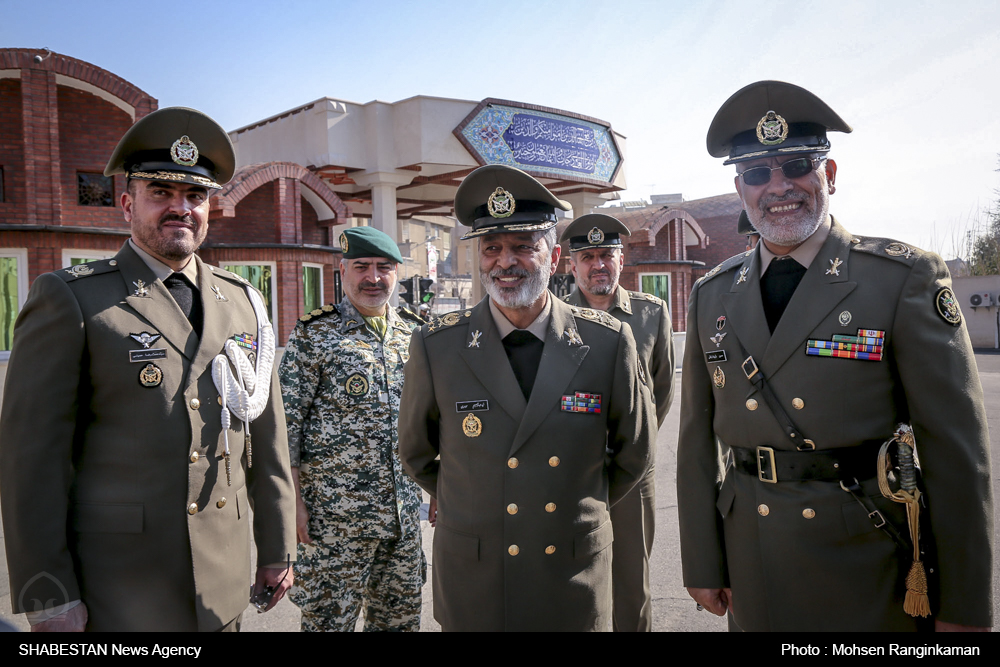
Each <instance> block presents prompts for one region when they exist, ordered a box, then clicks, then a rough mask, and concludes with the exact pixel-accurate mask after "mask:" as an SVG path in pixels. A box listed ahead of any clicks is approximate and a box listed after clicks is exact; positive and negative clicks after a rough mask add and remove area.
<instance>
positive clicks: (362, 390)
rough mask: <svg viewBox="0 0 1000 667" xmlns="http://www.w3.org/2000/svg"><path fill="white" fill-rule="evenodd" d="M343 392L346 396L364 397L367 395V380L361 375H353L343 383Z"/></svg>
mask: <svg viewBox="0 0 1000 667" xmlns="http://www.w3.org/2000/svg"><path fill="white" fill-rule="evenodd" d="M344 391H346V392H347V395H348V396H364V395H365V394H367V393H368V378H366V377H365V376H363V375H362V374H361V373H355V374H354V375H352V376H351V377H349V378H347V381H346V382H344Z"/></svg>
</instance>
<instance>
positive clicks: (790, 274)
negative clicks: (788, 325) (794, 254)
mask: <svg viewBox="0 0 1000 667" xmlns="http://www.w3.org/2000/svg"><path fill="white" fill-rule="evenodd" d="M805 273H806V267H804V266H802V265H801V264H799V263H798V262H796V261H795V260H794V259H792V258H791V257H783V258H778V259H772V260H771V264H770V265H769V266H768V267H767V271H765V272H764V275H763V276H762V277H761V279H760V298H761V300H762V301H763V302H764V316H765V317H766V318H767V328H768V329H770V330H771V333H774V330H775V328H776V327H777V326H778V321H779V320H780V319H781V315H782V313H784V312H785V307H786V306H787V305H788V302H789V301H791V299H792V294H794V293H795V288H796V287H798V286H799V281H800V280H802V276H804V275H805Z"/></svg>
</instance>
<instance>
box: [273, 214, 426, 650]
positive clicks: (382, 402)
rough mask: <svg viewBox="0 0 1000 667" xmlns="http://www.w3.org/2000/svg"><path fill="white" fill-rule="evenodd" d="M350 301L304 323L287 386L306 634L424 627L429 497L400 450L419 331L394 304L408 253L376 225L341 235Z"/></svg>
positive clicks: (286, 372) (285, 376)
mask: <svg viewBox="0 0 1000 667" xmlns="http://www.w3.org/2000/svg"><path fill="white" fill-rule="evenodd" d="M340 247H341V250H343V260H341V263H340V269H341V276H342V280H343V285H344V299H343V300H342V301H341V302H340V303H339V304H336V305H333V304H329V305H326V306H323V307H322V308H318V309H316V310H313V311H312V312H310V313H306V314H305V315H303V316H302V317H300V318H299V322H298V324H296V326H295V330H294V331H293V332H292V335H291V337H290V338H289V339H288V345H287V346H286V347H285V354H284V356H283V357H282V359H281V367H280V369H279V373H278V375H279V378H280V379H281V390H282V397H283V399H284V403H285V418H286V421H287V424H288V444H289V450H290V456H291V463H292V478H293V480H294V481H295V483H296V489H297V490H298V491H299V495H298V512H297V519H298V526H297V528H298V531H297V532H298V538H299V554H300V558H299V560H298V562H297V564H296V569H297V571H298V577H297V579H296V581H295V587H294V588H293V589H292V592H291V593H290V597H291V599H292V601H293V602H294V603H295V604H296V605H298V606H299V608H300V609H301V610H302V629H303V630H307V631H327V632H329V631H340V632H345V631H346V632H349V631H352V630H354V626H355V623H356V622H357V620H358V616H359V614H360V612H361V607H362V605H363V606H364V610H365V611H364V615H365V630H367V631H372V630H379V631H382V630H397V631H416V630H419V629H420V605H421V598H420V593H421V588H422V587H423V584H424V580H425V577H426V571H427V569H426V564H425V562H424V552H423V548H422V547H421V543H420V500H421V497H420V489H419V487H417V485H416V483H415V482H414V481H413V480H412V479H410V478H409V477H407V476H406V474H405V473H404V472H403V468H402V466H401V465H400V461H399V454H398V451H397V441H398V437H397V420H398V417H399V397H400V391H401V390H402V387H403V365H404V364H405V363H406V359H407V354H408V350H409V345H410V334H411V332H412V331H413V329H414V327H415V326H416V323H415V322H414V321H413V320H407V319H404V318H403V317H401V316H400V315H399V313H397V311H396V310H395V309H394V308H392V307H390V306H389V297H391V296H392V293H393V290H394V289H395V287H396V268H397V266H398V265H399V264H402V263H403V257H402V255H400V253H399V247H398V246H397V245H396V243H395V242H394V241H393V240H392V239H391V238H390V237H389V236H388V235H387V234H385V233H384V232H381V231H379V230H377V229H375V228H374V227H351V228H349V229H346V230H344V232H342V233H341V235H340Z"/></svg>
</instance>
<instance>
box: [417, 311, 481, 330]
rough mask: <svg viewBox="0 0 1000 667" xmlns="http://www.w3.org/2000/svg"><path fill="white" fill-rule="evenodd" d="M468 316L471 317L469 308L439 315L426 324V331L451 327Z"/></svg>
mask: <svg viewBox="0 0 1000 667" xmlns="http://www.w3.org/2000/svg"><path fill="white" fill-rule="evenodd" d="M469 317H472V311H471V310H456V311H455V312H453V313H447V314H445V315H442V316H441V317H437V318H435V319H433V320H431V321H430V323H429V324H427V332H428V333H434V332H435V331H440V330H441V329H446V328H448V327H453V326H455V325H456V324H458V323H459V322H461V321H463V320H465V319H466V318H469Z"/></svg>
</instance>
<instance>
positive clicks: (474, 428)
mask: <svg viewBox="0 0 1000 667" xmlns="http://www.w3.org/2000/svg"><path fill="white" fill-rule="evenodd" d="M462 431H463V432H464V433H465V435H467V436H469V437H470V438H478V437H479V436H480V435H482V433H483V422H481V421H479V417H477V416H476V415H474V414H472V413H471V412H470V413H469V415H468V416H467V417H466V418H465V419H463V420H462Z"/></svg>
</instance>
